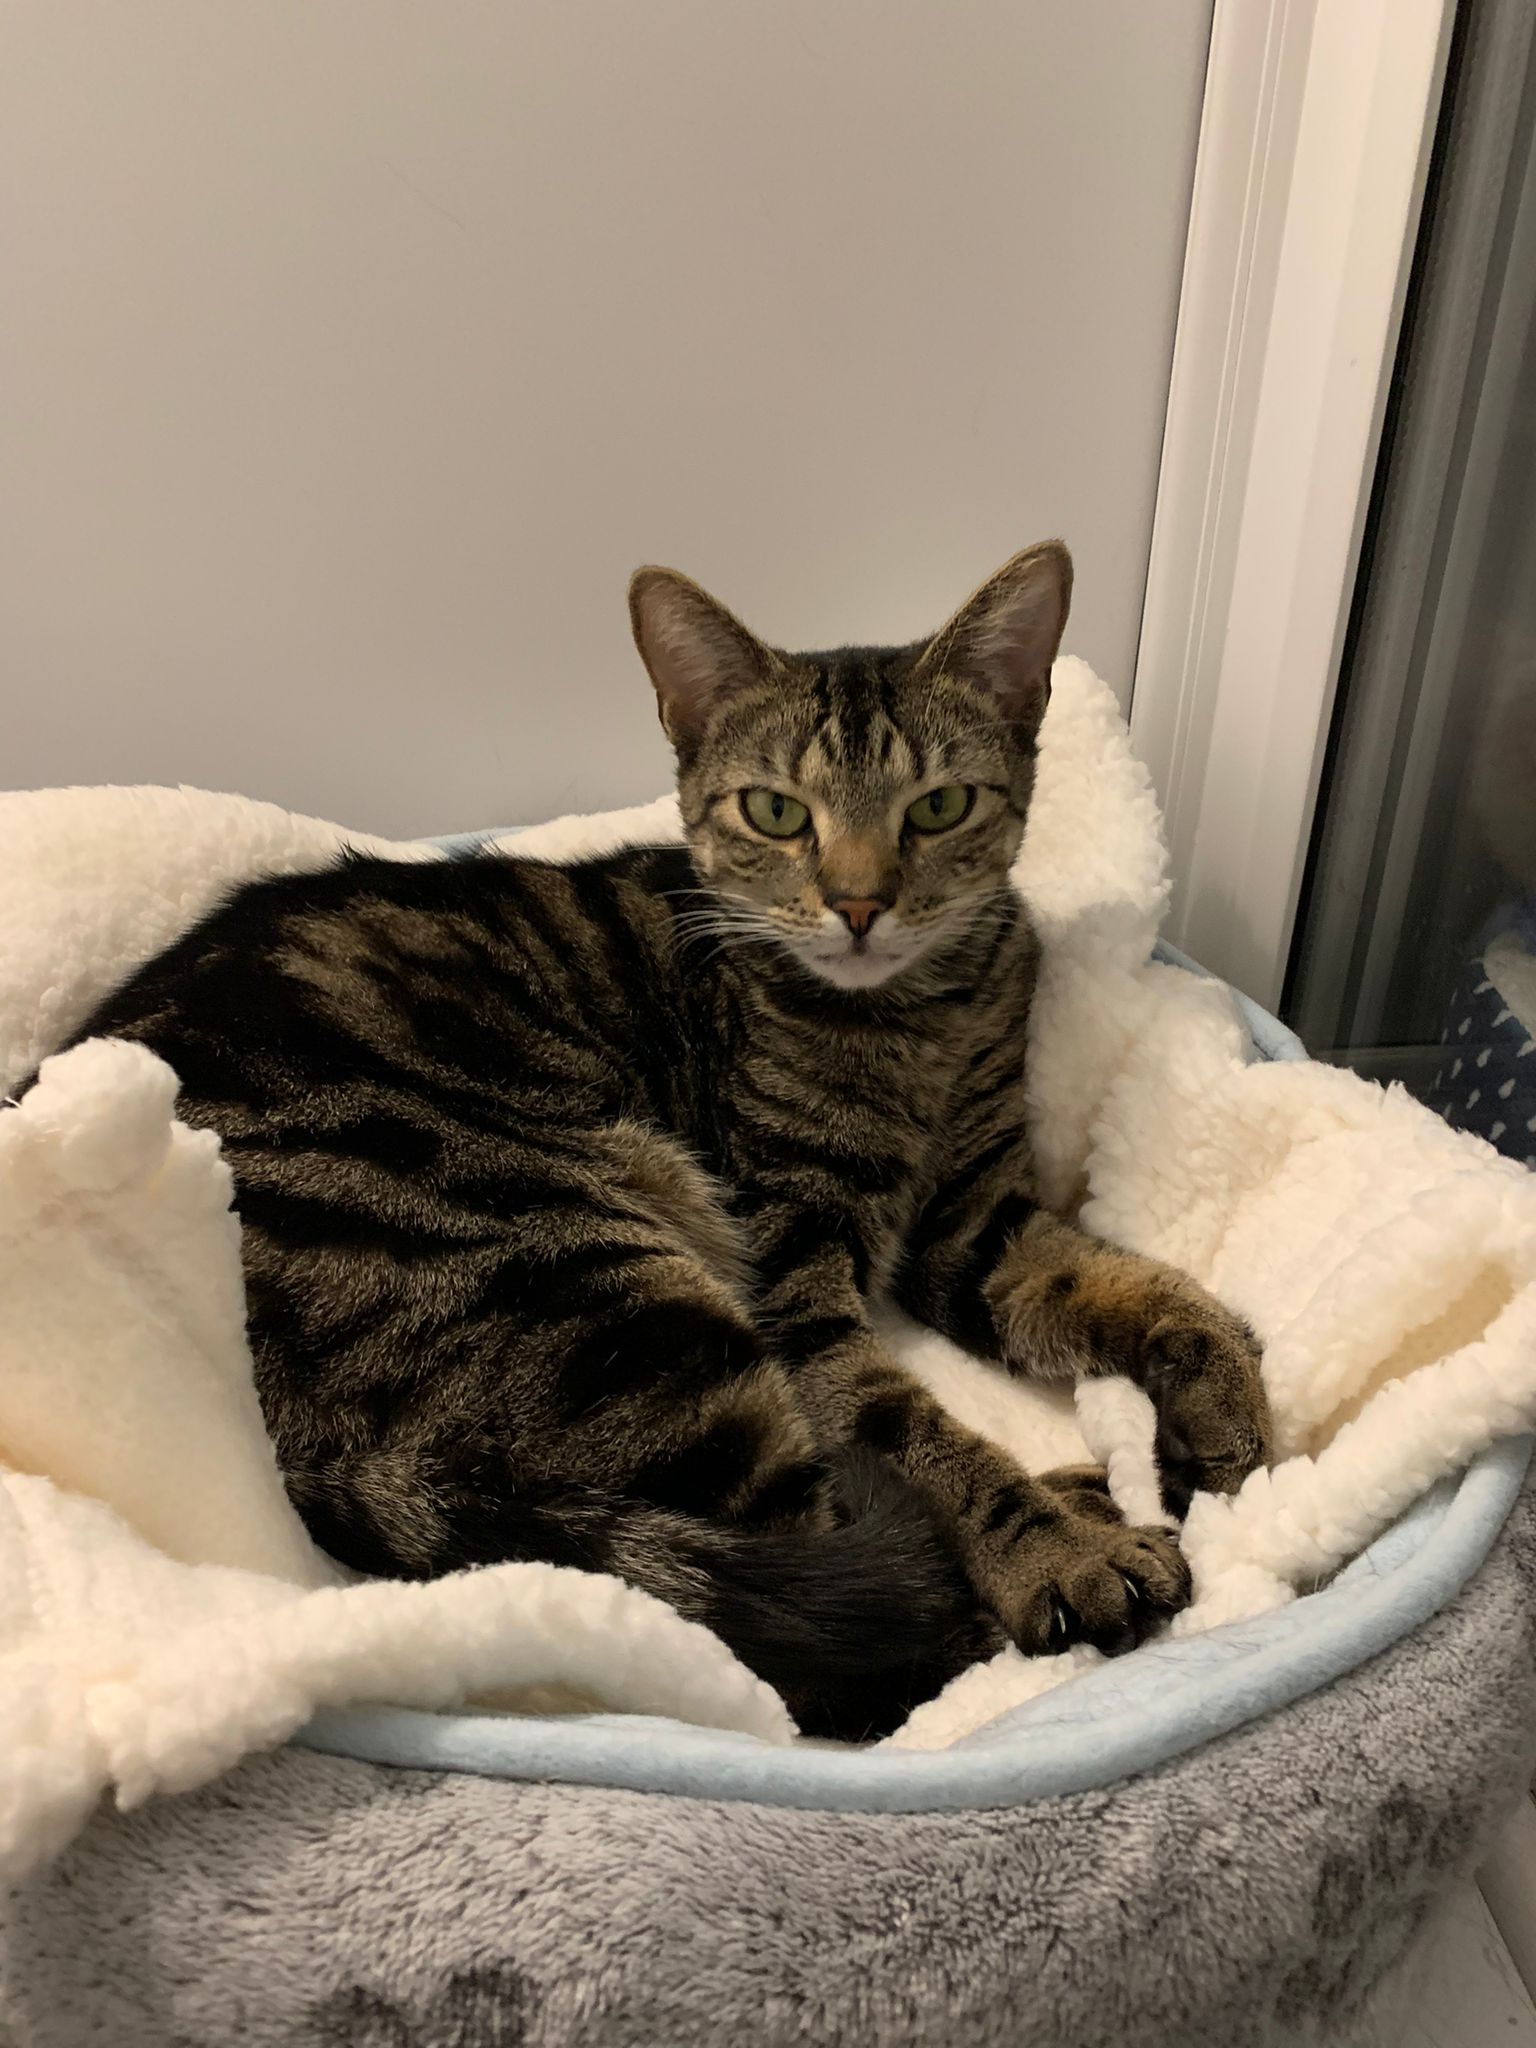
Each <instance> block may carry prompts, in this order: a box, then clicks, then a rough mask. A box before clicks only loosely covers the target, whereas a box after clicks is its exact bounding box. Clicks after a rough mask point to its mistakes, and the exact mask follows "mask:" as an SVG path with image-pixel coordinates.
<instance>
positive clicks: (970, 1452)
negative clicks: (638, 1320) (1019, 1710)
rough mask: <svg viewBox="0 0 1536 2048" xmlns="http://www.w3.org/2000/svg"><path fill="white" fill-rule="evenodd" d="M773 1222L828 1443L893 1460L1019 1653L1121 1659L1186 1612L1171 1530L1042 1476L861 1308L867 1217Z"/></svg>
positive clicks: (1074, 1478) (778, 1261) (827, 1213)
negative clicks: (941, 1393) (890, 1345)
mask: <svg viewBox="0 0 1536 2048" xmlns="http://www.w3.org/2000/svg"><path fill="white" fill-rule="evenodd" d="M770 1215H771V1218H772V1220H771V1222H770V1224H769V1227H768V1228H767V1229H766V1230H765V1232H764V1235H765V1239H766V1243H767V1254H766V1257H765V1258H764V1260H763V1262H762V1269H763V1273H764V1280H765V1286H764V1292H763V1296H762V1310H763V1327H764V1330H765V1334H766V1335H767V1338H768V1341H769V1343H770V1345H771V1347H772V1349H773V1351H774V1354H775V1356H776V1357H778V1358H780V1359H782V1360H784V1361H785V1362H786V1363H787V1364H788V1366H789V1369H790V1370H791V1372H792V1374H793V1377H794V1385H795V1391H796V1393H797V1395H798V1396H799V1397H800V1399H801V1401H802V1403H803V1405H804V1406H805V1408H806V1410H807V1412H808V1413H809V1414H810V1416H811V1419H812V1423H813V1426H814V1428H815V1431H816V1435H817V1438H818V1440H819V1441H821V1442H825V1443H857V1444H861V1445H865V1446H868V1447H870V1448H872V1449H874V1450H878V1451H880V1452H882V1453H884V1454H885V1455H886V1456H888V1457H890V1458H891V1459H892V1460H893V1461H894V1462H895V1463H896V1464H897V1466H898V1467H899V1468H900V1469H901V1470H902V1471H903V1472H904V1473H905V1474H906V1475H907V1476H908V1478H910V1479H911V1480H912V1481H914V1482H915V1483H916V1484H917V1485H918V1486H920V1487H921V1488H922V1489H923V1491H924V1492H925V1493H926V1494H927V1495H928V1496H929V1498H930V1499H931V1500H933V1501H934V1502H935V1503H936V1504H938V1505H939V1507H940V1508H941V1509H942V1511H943V1512H944V1513H945V1514H946V1517H947V1518H948V1519H949V1521H950V1522H951V1524H952V1526H953V1528H954V1530H955V1534H956V1538H957V1540H958V1543H959V1547H960V1552H961V1556H962V1558H963V1560H964V1563H965V1567H966V1570H967V1573H968V1575H969V1577H970V1580H971V1583H972V1585H973V1586H974V1587H975V1589H976V1592H977V1594H978V1596H979V1597H980V1598H981V1599H982V1600H983V1601H984V1602H985V1604H986V1605H987V1606H988V1607H989V1608H990V1609H991V1610H992V1612H993V1613H994V1614H996V1615H997V1617H998V1619H999V1620H1000V1621H1001V1622H1002V1624H1003V1626H1004V1628H1005V1629H1006V1630H1007V1632H1008V1634H1009V1635H1010V1636H1011V1637H1012V1638H1013V1640H1014V1641H1015V1642H1016V1643H1018V1644H1019V1646H1020V1647H1021V1648H1022V1649H1025V1650H1027V1651H1031V1652H1036V1651H1050V1650H1057V1649H1063V1648H1065V1647H1067V1645H1068V1644H1070V1643H1072V1642H1075V1641H1080V1640H1086V1641H1089V1642H1092V1643H1094V1644H1095V1645H1097V1646H1098V1647H1099V1648H1101V1649H1103V1650H1105V1651H1110V1652H1113V1651H1117V1650H1121V1649H1125V1648H1128V1647H1130V1645H1131V1644H1133V1643H1135V1642H1136V1641H1138V1640H1140V1638H1141V1637H1142V1636H1144V1635H1145V1634H1147V1633H1148V1632H1149V1631H1150V1630H1151V1629H1152V1628H1153V1627H1154V1626H1155V1625H1156V1624H1157V1623H1159V1622H1160V1621H1162V1620H1164V1619H1166V1618H1167V1617H1168V1616H1169V1615H1171V1614H1174V1613H1176V1612H1177V1611H1178V1609H1179V1608H1180V1607H1182V1606H1183V1605H1184V1604H1185V1603H1186V1601H1187V1600H1188V1598H1189V1573H1188V1569H1187V1567H1186V1566H1185V1563H1184V1560H1183V1558H1182V1556H1181V1555H1180V1553H1179V1551H1178V1548H1177V1546H1176V1544H1175V1543H1174V1542H1173V1541H1172V1540H1171V1538H1170V1537H1169V1536H1168V1535H1167V1533H1166V1532H1165V1531H1163V1530H1161V1529H1133V1528H1128V1527H1126V1525H1125V1524H1124V1522H1123V1521H1122V1520H1121V1518H1120V1516H1119V1513H1118V1511H1117V1510H1116V1509H1115V1508H1114V1506H1113V1503H1112V1502H1110V1501H1109V1499H1108V1496H1107V1493H1106V1492H1105V1491H1104V1490H1103V1488H1102V1486H1101V1485H1100V1484H1098V1483H1097V1480H1096V1476H1094V1477H1089V1476H1087V1475H1085V1474H1084V1473H1083V1472H1082V1471H1081V1470H1077V1471H1074V1472H1071V1473H1064V1474H1060V1475H1055V1476H1054V1477H1053V1476H1050V1475H1047V1476H1046V1477H1045V1478H1032V1477H1031V1476H1030V1475H1029V1474H1028V1473H1026V1472H1025V1471H1024V1470H1023V1469H1022V1467H1020V1466H1019V1465H1018V1464H1017V1463H1016V1462H1015V1461H1014V1460H1013V1459H1012V1458H1010V1457H1009V1456H1008V1455H1007V1454H1006V1453H1005V1452H1003V1451H1002V1450H1000V1449H999V1448H998V1447H997V1446H996V1445H995V1444H992V1443H990V1442H989V1441H988V1440H987V1439H986V1438H984V1437H982V1436H980V1435H978V1434H977V1432H975V1431H974V1430H971V1429H967V1428H966V1427H965V1426H964V1425H963V1424H961V1423H959V1422H957V1421H956V1420H955V1419H954V1417H953V1416H951V1415H950V1414H949V1413H948V1411H947V1410H946V1409H945V1408H944V1407H942V1406H941V1404H940V1403H939V1402H938V1401H936V1400H935V1399H934V1398H933V1396H932V1395H931V1394H930V1393H929V1392H928V1390H927V1389H926V1388H925V1387H923V1386H921V1385H920V1384H919V1382H918V1381H916V1380H915V1379H914V1378H913V1377H912V1376H911V1374H909V1373H907V1372H906V1371H904V1370H903V1369H902V1367H901V1366H900V1365H898V1364H897V1363H896V1362H895V1361H894V1360H893V1359H892V1358H891V1357H890V1356H889V1354H888V1353H887V1352H886V1351H885V1350H884V1348H883V1347H882V1346H881V1344H880V1343H879V1341H878V1339H877V1337H876V1336H875V1333H874V1331H873V1330H872V1328H871V1326H870V1324H869V1321H868V1317H867V1314H866V1310H865V1305H864V1301H863V1298H862V1292H861V1285H860V1283H861V1280H862V1279H863V1277H864V1275H865V1254H864V1251H863V1248H862V1241H861V1232H860V1226H859V1221H858V1218H857V1216H856V1215H854V1214H851V1213H848V1212H847V1211H844V1212H842V1213H841V1214H840V1215H839V1214H837V1213H836V1212H834V1211H833V1210H832V1209H830V1208H828V1207H826V1206H825V1205H823V1206H821V1207H820V1208H818V1210H817V1211H816V1212H815V1215H814V1217H813V1216H812V1215H811V1214H809V1213H808V1212H801V1213H800V1214H798V1215H797V1214H796V1213H795V1212H794V1209H793V1206H792V1205H791V1204H789V1203H787V1202H780V1203H777V1204H775V1205H773V1207H772V1210H771V1211H770ZM776 1247H787V1248H789V1249H790V1251H791V1253H792V1256H790V1257H789V1258H787V1259H786V1258H785V1257H783V1256H780V1255H776Z"/></svg>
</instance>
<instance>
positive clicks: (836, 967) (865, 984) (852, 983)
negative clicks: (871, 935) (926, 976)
mask: <svg viewBox="0 0 1536 2048" xmlns="http://www.w3.org/2000/svg"><path fill="white" fill-rule="evenodd" d="M918 950H919V949H918V948H917V947H916V946H903V947H902V948H901V949H900V951H899V952H898V951H894V950H893V951H890V952H878V953H877V952H875V951H874V950H873V949H871V950H870V951H868V952H864V953H855V952H854V950H853V948H852V947H851V946H843V947H836V946H824V945H817V946H815V947H814V948H813V947H810V946H796V947H795V949H794V952H795V958H796V959H797V960H799V961H801V962H802V963H803V964H804V965H805V966H806V967H809V968H810V969H811V971H812V973H813V974H819V975H820V976H821V978H822V980H823V981H830V982H832V983H833V984H834V986H836V987H837V988H877V987H878V986H879V985H880V983H881V982H882V981H889V980H890V978H891V976H892V975H893V974H899V973H900V972H901V970H902V968H903V967H909V966H911V964H912V962H913V961H914V960H915V959H916V958H917V955H918Z"/></svg>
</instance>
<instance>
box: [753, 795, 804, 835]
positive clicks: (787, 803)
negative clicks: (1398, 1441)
mask: <svg viewBox="0 0 1536 2048" xmlns="http://www.w3.org/2000/svg"><path fill="white" fill-rule="evenodd" d="M741 808H742V811H743V812H744V814H745V816H746V820H747V823H748V824H749V825H755V826H756V827H757V829H758V831H759V832H766V833H767V835H768V837H769V838H770V839H795V838H798V836H799V835H800V833H802V832H803V831H804V830H805V828H806V826H807V825H809V823H810V822H811V814H810V812H809V811H808V810H807V809H806V808H805V805H804V804H803V803H801V802H800V801H799V800H798V798H796V797H792V796H785V795H784V794H783V793H782V791H780V790H777V789H744V790H743V791H742V792H741Z"/></svg>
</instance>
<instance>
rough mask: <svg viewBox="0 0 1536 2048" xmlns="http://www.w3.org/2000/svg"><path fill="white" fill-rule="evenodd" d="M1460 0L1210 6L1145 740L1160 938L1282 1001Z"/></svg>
mask: <svg viewBox="0 0 1536 2048" xmlns="http://www.w3.org/2000/svg"><path fill="white" fill-rule="evenodd" d="M1454 16H1455V0H1216V7H1215V13H1214V18H1213V22H1212V39H1211V56H1210V67H1209V75H1208V78H1207V85H1206V96H1205V105H1204V111H1203V114H1202V118H1201V130H1200V142H1199V149H1198V154H1197V157H1196V165H1195V180H1194V190H1193V194H1192V200H1191V212H1190V227H1189V237H1188V243H1187V247H1186V253H1185V269H1184V279H1183V287H1182V291H1181V296H1180V304H1179V320H1178V330H1177V337H1176V341H1175V347H1174V358H1173V367H1172V378H1171V384H1170V389H1169V405H1168V419H1167V425H1166V428H1165V432H1164V441H1163V456H1162V467H1161V471H1160V476H1159V485H1158V496H1157V506H1156V512H1155V517H1154V523H1153V535H1152V550H1151V558H1150V562H1149V566H1148V579H1147V594H1146V602H1145V606H1144V611H1143V619H1142V634H1141V644H1140V649H1139V653H1138V658H1137V664H1136V675H1135V684H1134V690H1133V695H1132V700H1131V733H1132V737H1133V739H1134V741H1135V743H1136V746H1137V748H1138V750H1139V752H1140V753H1141V755H1142V758H1143V759H1144V760H1145V761H1146V762H1147V765H1148V766H1149V768H1150V769H1151V771H1152V775H1153V779H1154V781H1155V782H1156V784H1157V787H1158V791H1159V794H1160V796H1161V797H1162V800H1163V805H1164V810H1165V815H1166V818H1167V825H1168V835H1169V845H1170V850H1171V854H1172V860H1173V873H1174V882H1175V894H1174V907H1173V913H1172V917H1171V921H1170V926H1169V936H1170V937H1171V938H1172V939H1173V940H1174V941H1175V943H1176V944H1178V945H1179V946H1181V947H1183V948H1184V949H1185V950H1186V951H1187V952H1190V953H1192V954H1194V955H1195V956H1196V957H1197V958H1198V959H1200V960H1201V961H1202V962H1204V964H1205V965H1207V966H1208V967H1210V968H1212V969H1214V970H1215V971H1216V972H1218V973H1220V974H1222V975H1224V976H1226V977H1227V979H1229V980H1230V981H1233V982H1235V983H1236V984H1237V985H1238V986H1240V987H1242V988H1244V989H1245V990H1246V991H1247V992H1248V993H1249V994H1250V995H1252V996H1254V997H1256V998H1257V1000H1258V1001H1260V1002H1261V1003H1264V1004H1266V1005H1267V1006H1268V1007H1269V1008H1271V1009H1274V1008H1276V1007H1277V1006H1278V1003H1279V1000H1280V993H1281V987H1282V984H1283V981H1284V976H1285V968H1286V960H1287V956H1288V952H1289V948H1290V940H1291V931H1292V926H1293V924H1294V921H1295V916H1296V905H1297V898H1298V895H1299V892H1300V887H1301V878H1302V870H1303V866H1304V863H1305V860H1306V852H1307V844H1308V839H1309V835H1310V831H1311V824H1312V814H1313V808H1314V805H1315V802H1316V797H1317V786H1318V778H1319V774H1320V770H1321V764H1322V757H1323V749H1324V745H1325V743H1326V740H1327V734H1328V722H1329V717H1330V714H1331V710H1332V705H1333V697H1334V689H1335V685H1336V682H1337V677H1338V666H1339V659H1340V654H1341V651H1342V644H1343V637H1344V630H1345V626H1346V624H1347V621H1348V615H1349V608H1350V602H1351V598H1352V596H1353V590H1354V579H1355V570H1356V565H1357V563H1358V559H1359V551H1360V539H1361V533H1362V528H1363V524H1364V519H1365V513H1366V509H1367V505H1368V502H1369V497H1370V490H1371V483H1372V477H1373V474H1374V467H1375V460H1376V453H1377V448H1378V444H1379V441H1380V433H1381V421H1382V414H1383V410H1384V407H1385V403H1386V396H1387V389H1388V384H1389V380H1390V377H1391V372H1392V364H1393V359H1394V354H1395V350H1396V345H1397V337H1398V329H1399V325H1400V322H1401V316H1402V308H1403V299H1404V294H1405V291H1406V287H1407V281H1408V273H1409V266H1410V262H1411V258H1412V254H1413V248H1414V240H1415V236H1416V233H1417V229H1418V224H1419V215H1420V210H1421V206H1422V201H1423V194H1424V184H1425V176H1426V172H1427V169H1428V163H1429V154H1430V146H1431V143H1432V140H1433V136H1434V129H1435V122H1436V118H1437V115H1438V112H1439V106H1440V97H1441V90H1442V87H1443V83H1444V76H1445V63H1446V56H1447V53H1448V50H1449V45H1450V36H1451V29H1452V25H1453V22H1454Z"/></svg>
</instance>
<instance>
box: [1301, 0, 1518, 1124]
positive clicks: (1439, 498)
mask: <svg viewBox="0 0 1536 2048" xmlns="http://www.w3.org/2000/svg"><path fill="white" fill-rule="evenodd" d="M1463 15H1464V19H1463V22H1462V24H1461V29H1460V33H1459V42H1458V48H1457V51H1456V54H1455V58H1454V60H1453V66H1454V68H1453V73H1452V81H1451V86H1450V90H1449V93H1448V96H1447V103H1446V111H1445V114H1444V116H1443V120H1442V130H1441V135H1440V138H1439V143H1438V146H1437V158H1436V169H1435V173H1434V175H1433V178H1432V183H1431V190H1430V195H1429V201H1428V204H1427V207H1426V216H1425V228H1424V233H1423V237H1422V243H1421V247H1420V250H1419V255H1418V259H1417V263H1416V268H1415V281H1414V287H1413V291H1412V294H1411V297H1410V305H1409V311H1408V315H1407V318H1406V320H1405V325H1404V342H1403V349H1402V356H1401V360H1400V363H1399V369H1398V377H1397V380H1396V390H1395V394H1394V402H1393V407H1392V414H1391V417H1390V418H1389V421H1388V428H1387V433H1386V436H1385V437H1384V453H1383V460H1382V469H1381V474H1380V476H1379V478H1378V481H1377V487H1376V493H1375V501H1374V506H1373V515H1372V524H1371V531H1370V534H1369V536H1368V541H1367V546H1366V549H1365V552H1364V556H1363V564H1362V575H1361V587H1360V591H1359V594H1358V597H1357V602H1356V608H1355V618H1354V622H1353V625H1352V631H1351V643H1350V645H1349V647H1348V648H1347V649H1346V660H1345V668H1344V678H1343V682H1342V685H1341V690H1340V699H1339V705H1338V709H1337V713H1336V717H1335V724H1334V731H1333V734H1332V736H1331V740H1330V749H1329V759H1328V763H1327V766H1326V770H1325V781H1324V787H1323V792H1322V798H1321V801H1320V804H1319V812H1318V822H1317V827H1316V830H1315V833H1314V839H1313V847H1312V856H1311V861H1310V865H1309V873H1308V878H1307V884H1306V888H1305V891H1304V895H1303V902H1302V910H1301V916H1300V918H1299V920H1298V926H1297V939H1296V944H1295V947H1294V949H1293V954H1292V961H1291V972H1290V977H1289V982H1288V987H1287V992H1286V1000H1285V1004H1284V1015H1285V1018H1286V1021H1287V1022H1288V1023H1290V1024H1291V1025H1292V1026H1293V1027H1294V1028H1295V1029H1296V1030H1298V1031H1299V1032H1300V1033H1301V1035H1302V1036H1303V1037H1304V1038H1305V1039H1306V1041H1307V1043H1308V1045H1309V1046H1310V1047H1311V1048H1312V1049H1313V1050H1314V1051H1315V1052H1317V1053H1318V1054H1319V1056H1320V1057H1323V1058H1326V1059H1332V1060H1337V1061H1340V1062H1343V1063H1345V1064H1347V1065H1349V1066H1352V1067H1354V1068H1356V1069H1357V1070H1359V1071H1361V1072H1364V1073H1368V1074H1372V1075H1375V1076H1377V1077H1378V1078H1381V1079H1396V1080H1401V1081H1402V1082H1403V1083H1404V1084H1405V1085H1406V1086H1408V1087H1409V1088H1411V1089H1412V1090H1413V1092H1414V1093H1415V1094H1418V1095H1420V1096H1421V1097H1423V1098H1424V1099H1425V1100H1426V1101H1430V1102H1432V1103H1433V1104H1434V1105H1435V1107H1437V1108H1438V1109H1440V1110H1441V1111H1442V1112H1443V1113H1444V1114H1445V1115H1446V1116H1447V1117H1448V1118H1449V1119H1450V1120H1451V1121H1452V1122H1454V1123H1456V1124H1458V1125H1460V1126H1462V1127H1464V1128H1467V1129H1471V1130H1475V1131H1477V1132H1479V1133H1480V1134H1481V1135H1482V1136H1483V1137H1486V1138H1489V1139H1491V1140H1492V1141H1493V1142H1494V1143H1495V1144H1496V1145H1497V1146H1498V1147H1499V1148H1500V1149H1501V1150H1503V1151H1505V1152H1507V1153H1508V1154H1510V1155H1511V1156H1512V1157H1515V1158H1519V1159H1524V1160H1528V1161H1530V1162H1531V1163H1532V1164H1536V61H1533V28H1532V15H1531V10H1530V9H1529V8H1528V7H1525V6H1510V7H1505V6H1503V5H1502V4H1497V0H1495V4H1490V5H1489V6H1487V7H1486V8H1484V7H1478V8H1470V9H1464V10H1463Z"/></svg>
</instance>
